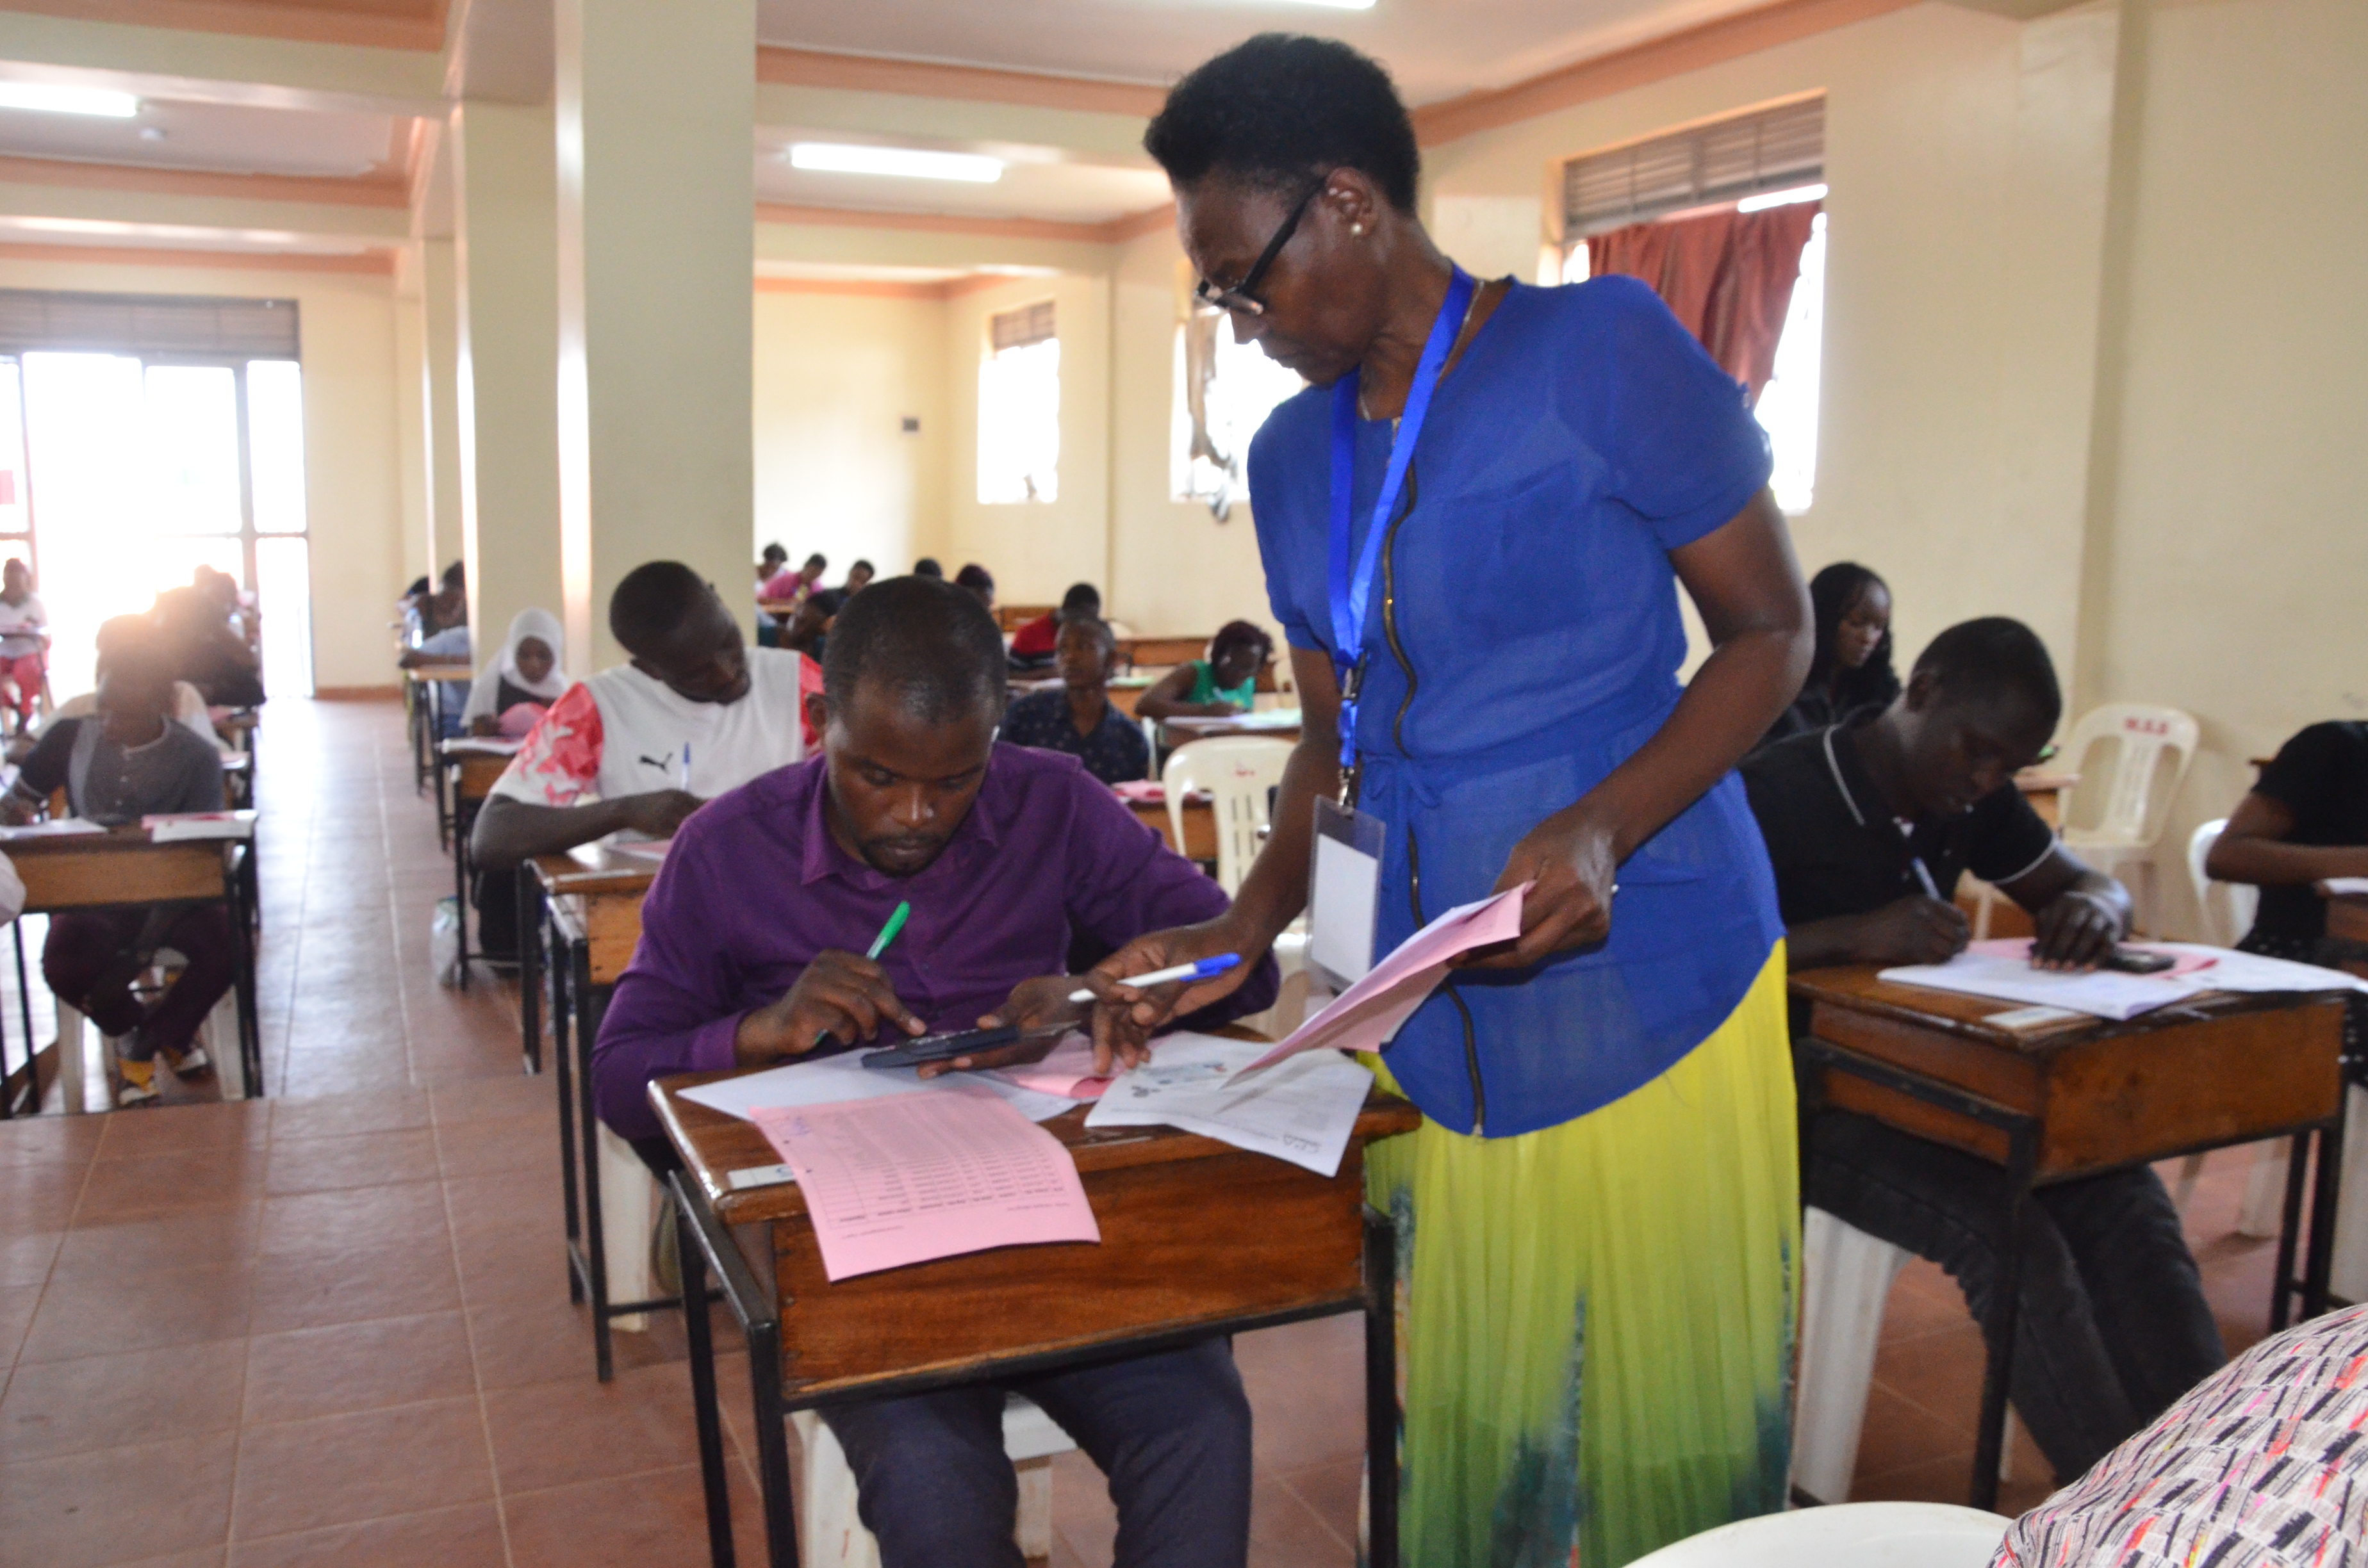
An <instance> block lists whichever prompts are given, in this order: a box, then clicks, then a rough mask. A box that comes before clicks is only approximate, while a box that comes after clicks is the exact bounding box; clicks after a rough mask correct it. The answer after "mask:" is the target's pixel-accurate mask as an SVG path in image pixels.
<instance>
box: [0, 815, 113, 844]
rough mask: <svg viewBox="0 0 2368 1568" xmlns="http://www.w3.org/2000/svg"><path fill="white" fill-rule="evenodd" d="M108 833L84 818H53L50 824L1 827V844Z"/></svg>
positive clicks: (100, 826) (36, 823) (35, 823)
mask: <svg viewBox="0 0 2368 1568" xmlns="http://www.w3.org/2000/svg"><path fill="white" fill-rule="evenodd" d="M106 831H107V829H106V828H105V827H104V826H102V825H101V824H97V823H95V822H91V821H89V820H87V819H85V818H83V817H52V818H51V819H50V820H49V821H48V822H34V823H27V824H25V825H24V826H22V827H0V844H7V843H11V842H14V841H16V840H18V839H26V838H80V837H82V836H83V835H85V834H92V833H105V832H106Z"/></svg>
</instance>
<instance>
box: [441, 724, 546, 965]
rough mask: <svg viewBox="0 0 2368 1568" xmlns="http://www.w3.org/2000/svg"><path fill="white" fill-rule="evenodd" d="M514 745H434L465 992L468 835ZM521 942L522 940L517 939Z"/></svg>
mask: <svg viewBox="0 0 2368 1568" xmlns="http://www.w3.org/2000/svg"><path fill="white" fill-rule="evenodd" d="M436 755H437V759H438V761H437V766H438V767H440V768H442V769H443V772H444V782H445V786H446V789H447V790H448V792H449V793H450V796H451V800H452V896H453V898H454V900H455V901H456V902H455V904H454V909H455V913H456V915H457V916H458V918H459V921H460V975H459V979H460V985H461V990H463V991H466V990H467V989H469V875H470V873H471V872H472V871H473V870H474V869H476V863H475V860H474V858H473V857H472V855H471V853H470V848H469V832H470V830H471V829H472V828H473V827H475V826H476V825H477V811H478V808H479V807H481V806H483V805H484V802H485V797H486V796H488V795H490V794H492V793H493V792H494V783H495V780H496V779H498V778H501V776H502V772H503V770H504V769H505V768H507V767H509V765H510V758H511V757H513V756H517V755H518V742H516V741H511V740H492V739H484V738H479V737H476V736H469V735H464V736H462V737H461V738H460V739H458V740H450V741H441V742H438V744H437V747H436ZM519 940H520V941H521V942H523V941H524V940H525V938H524V937H520V938H519Z"/></svg>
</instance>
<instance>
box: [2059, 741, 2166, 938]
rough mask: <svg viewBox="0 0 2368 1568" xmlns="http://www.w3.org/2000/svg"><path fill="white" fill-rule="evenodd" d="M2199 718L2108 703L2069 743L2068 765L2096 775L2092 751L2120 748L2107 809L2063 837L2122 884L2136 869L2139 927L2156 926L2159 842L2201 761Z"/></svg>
mask: <svg viewBox="0 0 2368 1568" xmlns="http://www.w3.org/2000/svg"><path fill="white" fill-rule="evenodd" d="M2196 733H2197V732H2196V727H2195V720H2194V719H2193V717H2192V716H2191V715H2189V714H2187V713H2183V712H2181V711H2180V710H2178V709H2176V708H2159V707H2156V706H2153V705H2152V704H2149V703H2143V702H2108V703H2106V704H2104V705H2103V706H2102V707H2099V708H2093V709H2090V710H2089V711H2088V712H2087V713H2086V714H2084V715H2082V717H2081V720H2080V722H2078V723H2077V724H2075V725H2073V726H2072V737H2071V739H2070V740H2068V741H2067V742H2066V743H2065V746H2064V758H2063V760H2064V766H2065V767H2067V768H2069V769H2071V770H2072V771H2074V772H2076V773H2079V774H2081V775H2083V776H2096V769H2095V768H2094V767H2091V766H2090V764H2089V753H2090V752H2091V751H2092V750H2094V749H2095V748H2097V747H2098V746H2100V745H2106V744H2111V745H2112V748H2113V761H2112V774H2111V775H2110V777H2109V778H2108V781H2107V783H2106V786H2105V809H2104V814H2103V815H2102V816H2101V817H2100V818H2099V819H2098V821H2097V822H2096V823H2095V824H2093V825H2091V826H2088V827H2074V826H2071V825H2069V824H2066V827H2065V829H2064V842H2065V844H2066V846H2067V847H2069V848H2070V849H2071V850H2072V851H2073V852H2074V853H2075V854H2077V855H2078V856H2079V857H2080V858H2082V859H2083V860H2086V861H2087V862H2088V863H2089V865H2091V866H2094V867H2095V868H2097V869H2099V870H2100V871H2104V872H2107V873H2108V874H2110V875H2112V876H2115V877H2119V878H2121V879H2122V880H2123V882H2127V881H2129V880H2130V876H2129V873H2131V872H2135V873H2136V875H2137V878H2138V880H2139V881H2141V882H2143V883H2144V887H2143V890H2141V889H2138V888H2133V889H2131V892H2132V894H2133V895H2134V896H2135V898H2136V901H2137V912H2138V919H2137V925H2138V927H2139V928H2140V929H2142V930H2146V931H2156V930H2158V929H2159V928H2160V927H2159V926H2157V924H2156V916H2157V910H2156V907H2155V898H2154V891H2155V887H2154V850H2155V842H2156V840H2157V839H2159V838H2160V837H2161V836H2162V829H2163V824H2164V822H2165V820H2166V819H2167V818H2168V817H2169V814H2170V807H2171V802H2172V801H2175V800H2176V799H2178V796H2179V787H2180V784H2181V783H2183V782H2185V781H2186V778H2187V765H2188V764H2189V763H2190V762H2191V761H2192V760H2193V759H2194V756H2195V744H2196ZM2166 761H2168V763H2169V781H2168V782H2167V783H2165V784H2164V785H2163V787H2162V788H2161V789H2160V790H2157V788H2156V782H2157V778H2158V777H2159V776H2160V775H2161V774H2162V773H2163V772H2164V771H2165V768H2164V764H2165V762H2166Z"/></svg>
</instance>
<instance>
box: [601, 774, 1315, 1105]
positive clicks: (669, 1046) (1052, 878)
mask: <svg viewBox="0 0 2368 1568" xmlns="http://www.w3.org/2000/svg"><path fill="white" fill-rule="evenodd" d="M824 766H825V759H824V758H822V757H813V758H809V759H808V760H807V761H804V762H801V763H796V764H793V765H792V766H791V767H783V768H777V769H776V770H774V771H773V772H771V773H768V774H766V775H765V776H764V777H763V778H758V779H757V780H756V781H755V782H753V783H750V784H746V785H744V786H742V787H741V788H740V789H737V790H733V791H731V792H730V793H729V794H726V795H723V796H719V797H718V798H717V799H715V800H714V801H710V802H709V803H708V804H707V805H705V806H703V807H701V808H700V810H699V811H698V812H696V813H695V814H694V815H692V817H691V818H690V820H689V821H688V822H686V823H684V824H683V825H682V829H681V831H680V832H678V833H677V834H676V835H675V840H674V847H673V848H672V849H670V850H669V851H667V853H666V865H665V867H664V869H661V870H660V871H659V872H658V877H657V881H655V883H653V884H652V885H651V887H650V892H649V897H648V898H647V899H645V900H644V901H643V903H642V941H641V946H640V947H639V948H638V949H635V950H634V953H633V961H632V964H630V965H629V966H628V967H627V968H626V970H625V972H624V974H623V976H622V977H620V979H619V980H618V982H617V990H616V994H615V996H614V997H613V998H612V999H611V1000H610V1001H609V1010H608V1014H607V1016H606V1017H604V1018H602V1020H601V1022H600V1038H599V1041H598V1044H597V1045H596V1046H595V1047H594V1048H593V1056H592V1076H593V1086H594V1091H595V1094H596V1096H597V1103H598V1107H599V1111H600V1117H601V1119H603V1120H604V1121H606V1122H608V1124H609V1126H610V1127H612V1128H614V1129H615V1130H616V1131H618V1132H620V1133H621V1134H622V1135H624V1136H625V1137H628V1138H648V1137H655V1136H656V1135H657V1132H658V1124H657V1119H656V1118H655V1116H654V1115H652V1114H651V1111H650V1108H649V1101H648V1096H647V1085H649V1083H650V1081H651V1080H652V1079H654V1078H662V1077H665V1076H666V1075H667V1074H674V1073H699V1072H712V1071H715V1070H718V1069H722V1068H726V1067H730V1066H732V1065H733V1064H734V1062H733V1056H732V1038H733V1036H734V1033H736V1032H737V1031H738V1029H739V1027H740V1019H741V1017H742V1016H743V1015H744V1014H746V1013H747V1012H749V1011H750V1010H751V1009H753V1008H757V1007H763V1006H770V1005H771V1004H772V1003H774V1002H777V1001H779V1000H780V998H781V997H782V996H783V995H784V994H787V993H788V991H789V989H790V987H791V985H793V984H795V983H796V982H797V978H798V975H799V974H800V973H801V972H802V971H803V970H804V968H805V966H806V965H807V964H809V963H811V962H812V961H813V960H814V957H815V955H816V954H818V953H820V952H822V951H823V950H824V949H831V948H836V949H840V950H841V951H845V952H857V953H860V952H862V951H864V950H865V949H868V948H870V947H871V942H872V938H873V937H877V936H878V935H879V934H880V928H881V926H883V925H885V924H886V923H887V919H888V916H889V914H890V912H891V911H893V910H894V909H895V907H896V905H897V903H899V902H900V901H910V902H911V903H912V905H913V914H912V917H911V919H909V920H908V921H907V922H906V923H905V929H904V932H903V934H902V935H900V936H899V937H897V938H896V939H895V941H894V942H893V943H891V944H890V946H889V949H888V950H887V952H886V953H884V954H882V957H881V960H880V963H881V967H882V968H883V969H885V970H886V971H888V978H889V981H890V983H893V984H894V986H895V988H896V994H897V996H898V997H899V998H900V999H901V1000H902V1001H903V1002H904V1004H905V1006H906V1007H908V1008H910V1009H911V1010H912V1012H913V1014H914V1016H915V1017H918V1018H920V1019H921V1020H922V1021H924V1022H925V1023H927V1024H928V1026H929V1028H931V1029H932V1030H933V1031H934V1030H940V1029H954V1028H973V1027H975V1026H976V1025H977V1023H978V1020H979V1019H980V1017H983V1016H985V1014H988V1013H992V1012H994V1011H995V1010H996V1008H998V1007H1000V1006H1003V1004H1004V1003H1005V1001H1007V1000H1008V998H1009V997H1010V995H1011V988H1012V987H1013V986H1015V985H1017V984H1019V983H1020V982H1021V981H1023V980H1030V979H1033V978H1035V977H1036V976H1038V975H1045V974H1061V973H1065V972H1066V971H1067V969H1068V951H1069V941H1070V937H1071V934H1072V932H1076V933H1077V934H1080V935H1083V936H1086V937H1091V938H1092V939H1093V940H1094V941H1096V942H1098V943H1100V944H1102V945H1104V946H1106V947H1109V948H1113V949H1115V948H1117V947H1120V946H1121V945H1122V944H1124V943H1126V942H1128V941H1130V940H1132V939H1133V938H1134V937H1139V936H1141V935H1143V934H1144V932H1146V931H1158V930H1164V929H1166V928H1167V927H1168V926H1183V925H1190V924H1191V923H1193V922H1195V921H1201V920H1206V919H1208V918H1210V917H1211V916H1212V915H1218V914H1221V913H1223V912H1224V908H1225V906H1226V899H1225V895H1224V892H1223V891H1222V890H1220V889H1219V888H1218V886H1217V884H1216V883H1215V882H1212V881H1210V880H1209V879H1208V878H1207V877H1204V876H1202V875H1201V872H1200V870H1199V869H1197V868H1195V867H1194V866H1193V864H1192V863H1191V862H1190V861H1189V860H1187V859H1185V858H1183V857H1181V856H1179V855H1178V854H1177V853H1176V852H1175V851H1174V850H1172V849H1170V848H1168V847H1167V842H1166V840H1164V839H1163V838H1162V837H1161V836H1160V835H1158V834H1156V833H1154V832H1153V831H1152V830H1151V829H1150V828H1148V827H1146V826H1144V824H1142V823H1141V822H1139V821H1137V820H1136V819H1135V816H1134V813H1133V812H1131V811H1129V810H1128V809H1127V808H1126V806H1125V805H1124V804H1123V803H1121V801H1119V799H1118V797H1116V796H1115V795H1113V794H1111V793H1110V790H1109V789H1108V788H1107V787H1105V786H1104V785H1103V784H1101V783H1100V782H1099V780H1097V779H1096V778H1093V777H1092V776H1091V775H1090V774H1088V773H1087V772H1086V771H1085V770H1084V768H1082V767H1079V766H1078V764H1077V761H1076V758H1075V757H1071V756H1056V755H1053V754H1052V753H1048V752H1037V751H1030V750H1027V749H1025V748H1023V747H1019V746H1010V745H997V746H996V748H995V753H994V756H993V757H992V758H991V759H990V760H989V762H988V764H987V769H986V781H985V784H983V785H982V786H980V789H979V792H978V798H977V800H976V801H973V803H972V806H971V810H970V815H969V816H968V817H967V818H965V819H964V820H963V822H962V826H961V827H959V828H957V829H956V830H955V831H954V835H953V837H952V838H951V839H950V840H948V841H947V843H946V846H945V849H944V851H943V852H942V853H941V854H939V857H938V858H937V859H936V860H934V861H933V862H931V863H930V865H929V866H928V869H925V870H922V871H920V872H918V873H916V874H915V875H913V876H910V877H892V876H888V875H887V874H885V873H884V872H881V871H876V870H873V869H871V867H870V866H867V865H865V864H864V863H863V862H862V861H860V860H859V859H856V858H853V857H851V856H849V855H848V854H847V853H846V851H844V850H842V849H840V848H839V846H837V843H836V842H835V841H833V839H832V838H831V836H830V827H829V824H827V822H825V818H824V812H825V803H826V799H827V796H828V792H829V790H828V785H827V783H826V782H825V778H824V773H823V769H824ZM1276 989H1277V986H1276V978H1275V968H1274V961H1273V960H1272V959H1269V960H1267V961H1266V962H1265V963H1264V964H1263V965H1261V966H1260V968H1259V971H1258V973H1256V974H1254V975H1252V976H1251V977H1250V979H1249V981H1248V982H1247V983H1246V984H1244V985H1243V986H1242V988H1241V989H1240V990H1238V991H1236V992H1235V993H1234V994H1233V995H1231V996H1229V997H1227V998H1226V999H1225V1000H1224V1002H1223V1003H1220V1004H1219V1005H1218V1006H1215V1007H1212V1008H1210V1009H1209V1010H1208V1011H1207V1013H1205V1014H1203V1015H1201V1016H1199V1017H1195V1018H1194V1019H1193V1020H1192V1022H1193V1023H1195V1024H1197V1025H1201V1026H1203V1027H1206V1026H1209V1025H1212V1024H1214V1023H1217V1022H1221V1021H1223V1020H1224V1019H1225V1018H1230V1017H1240V1016H1241V1015H1242V1014H1245V1013H1255V1012H1257V1011H1258V1010H1259V1009H1261V1008H1264V1007H1267V1006H1271V1005H1272V1004H1273V1001H1274V996H1275V992H1276ZM880 1043H882V1044H886V1043H890V1042H889V1041H887V1040H882V1041H881V1042H880Z"/></svg>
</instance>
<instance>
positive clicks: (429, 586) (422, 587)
mask: <svg viewBox="0 0 2368 1568" xmlns="http://www.w3.org/2000/svg"><path fill="white" fill-rule="evenodd" d="M435 586H436V585H435V584H433V583H431V582H429V581H428V580H427V578H425V577H414V578H413V579H412V580H411V586H409V587H407V588H405V589H404V590H403V597H404V598H406V599H416V598H417V597H419V596H420V595H422V594H425V593H428V592H431V591H432V590H433V589H434V588H435Z"/></svg>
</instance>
